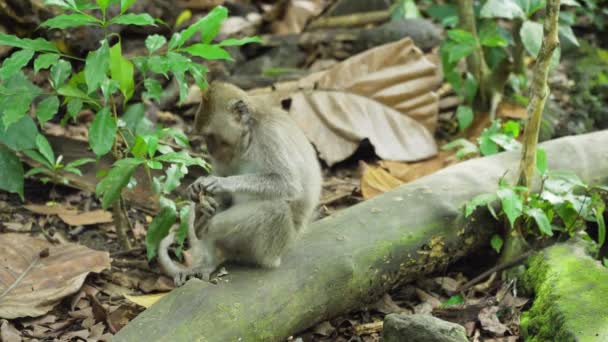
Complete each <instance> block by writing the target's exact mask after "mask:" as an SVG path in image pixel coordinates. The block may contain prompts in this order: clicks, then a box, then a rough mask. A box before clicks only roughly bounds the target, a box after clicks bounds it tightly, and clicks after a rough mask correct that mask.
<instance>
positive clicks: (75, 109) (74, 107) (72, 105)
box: [67, 98, 82, 118]
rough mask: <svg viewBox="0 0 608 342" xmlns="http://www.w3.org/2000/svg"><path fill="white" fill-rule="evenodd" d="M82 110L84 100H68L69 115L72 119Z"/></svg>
mask: <svg viewBox="0 0 608 342" xmlns="http://www.w3.org/2000/svg"><path fill="white" fill-rule="evenodd" d="M81 110H82V100H81V99H78V98H71V99H69V100H68V105H67V113H68V116H69V117H70V118H76V116H78V114H79V113H80V111H81Z"/></svg>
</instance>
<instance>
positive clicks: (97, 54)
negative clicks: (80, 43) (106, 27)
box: [84, 40, 110, 94]
mask: <svg viewBox="0 0 608 342" xmlns="http://www.w3.org/2000/svg"><path fill="white" fill-rule="evenodd" d="M109 68H110V49H109V48H108V43H107V42H106V41H105V40H104V41H103V42H102V43H101V46H100V47H99V49H97V50H95V51H91V52H89V54H88V56H87V60H86V64H85V68H84V78H85V80H86V82H87V90H88V92H89V94H90V93H92V92H94V91H95V90H97V88H99V86H100V85H101V82H102V81H103V80H104V79H105V78H106V75H107V74H108V69H109Z"/></svg>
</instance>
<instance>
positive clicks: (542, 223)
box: [526, 208, 553, 236]
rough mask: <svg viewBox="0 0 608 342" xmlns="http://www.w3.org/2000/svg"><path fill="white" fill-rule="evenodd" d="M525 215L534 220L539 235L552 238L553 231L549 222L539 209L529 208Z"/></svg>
mask: <svg viewBox="0 0 608 342" xmlns="http://www.w3.org/2000/svg"><path fill="white" fill-rule="evenodd" d="M526 214H527V215H528V216H530V217H532V218H533V219H534V221H535V222H536V225H537V226H538V229H539V230H540V231H541V233H543V234H545V235H548V236H553V230H552V229H551V222H549V219H548V218H547V214H545V212H544V211H543V210H542V209H540V208H530V209H528V211H527V212H526Z"/></svg>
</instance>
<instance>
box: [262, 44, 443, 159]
mask: <svg viewBox="0 0 608 342" xmlns="http://www.w3.org/2000/svg"><path fill="white" fill-rule="evenodd" d="M439 84H440V77H439V70H438V68H437V65H435V64H434V63H433V62H431V61H430V60H429V59H427V58H426V57H425V56H424V55H423V54H422V52H421V51H420V50H419V49H418V48H417V47H416V46H415V45H414V43H413V42H412V40H411V39H409V38H405V39H402V40H400V41H397V42H394V43H390V44H385V45H382V46H379V47H376V48H373V49H370V50H367V51H365V52H363V53H360V54H358V55H356V56H353V57H351V58H349V59H347V60H345V61H342V62H340V63H338V64H335V65H334V66H332V67H331V68H330V69H328V70H326V71H321V72H318V73H315V74H312V75H310V76H307V77H305V78H303V79H301V80H299V81H297V82H290V83H283V84H277V85H276V87H275V88H273V89H276V91H274V92H272V91H271V90H270V89H257V90H254V91H252V92H251V94H252V95H254V98H257V100H258V101H260V102H264V103H269V102H274V103H275V104H277V105H278V103H279V102H281V101H282V100H284V99H285V98H290V99H291V105H290V108H289V114H290V115H291V116H292V117H293V118H294V119H295V120H296V122H297V123H298V125H299V126H300V127H301V128H302V130H303V131H304V133H305V134H306V136H307V137H308V138H309V139H310V140H311V141H312V143H313V144H314V145H315V147H316V148H317V150H318V151H319V155H320V157H321V159H323V160H325V161H326V162H327V163H328V164H329V165H334V164H335V163H337V162H340V161H342V160H345V159H346V158H348V157H349V156H350V155H352V154H353V153H354V152H355V151H356V149H357V148H358V147H359V143H360V142H361V141H362V140H364V139H368V140H369V141H370V143H371V144H372V146H373V147H374V149H375V152H376V154H377V155H378V156H379V157H380V158H382V159H387V160H397V161H417V160H422V159H426V158H429V157H431V156H433V155H435V154H436V153H437V147H436V144H435V140H434V139H433V135H432V134H431V132H433V131H434V130H435V127H436V125H437V112H438V108H439V107H438V97H437V95H436V94H435V93H434V90H435V89H436V88H437V87H438V86H439Z"/></svg>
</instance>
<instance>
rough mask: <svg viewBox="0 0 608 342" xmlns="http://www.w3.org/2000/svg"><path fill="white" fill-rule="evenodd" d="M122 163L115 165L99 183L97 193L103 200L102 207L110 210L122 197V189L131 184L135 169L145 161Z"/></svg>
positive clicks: (124, 161)
mask: <svg viewBox="0 0 608 342" xmlns="http://www.w3.org/2000/svg"><path fill="white" fill-rule="evenodd" d="M120 161H121V163H118V162H116V163H114V166H113V167H112V169H110V172H108V174H107V175H106V177H104V179H102V180H101V181H100V182H99V183H97V188H96V190H95V192H96V193H97V197H99V198H101V206H102V208H104V209H107V208H109V207H110V206H111V205H112V204H113V203H114V202H116V200H117V199H118V198H119V197H120V194H121V192H122V189H123V188H124V187H125V186H127V184H129V180H130V179H131V176H132V175H133V172H134V171H135V169H136V168H137V167H138V166H139V165H141V164H142V163H144V162H145V160H140V159H134V158H127V159H121V160H120Z"/></svg>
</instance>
